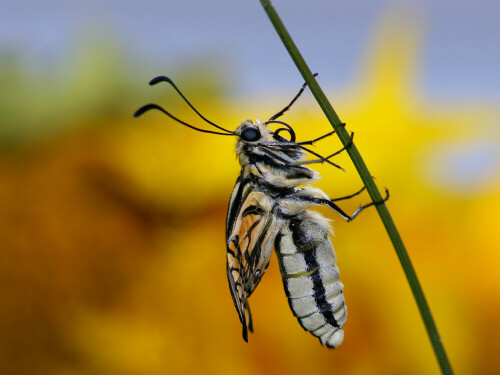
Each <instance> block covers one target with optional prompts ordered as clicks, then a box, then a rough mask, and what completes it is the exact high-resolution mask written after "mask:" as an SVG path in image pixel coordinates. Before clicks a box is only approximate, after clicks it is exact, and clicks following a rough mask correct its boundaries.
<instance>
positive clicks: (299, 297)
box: [275, 211, 347, 348]
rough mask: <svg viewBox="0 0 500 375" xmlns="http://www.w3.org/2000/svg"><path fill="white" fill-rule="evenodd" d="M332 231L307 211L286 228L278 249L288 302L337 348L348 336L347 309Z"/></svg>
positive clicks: (303, 322) (308, 328)
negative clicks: (343, 327) (330, 233)
mask: <svg viewBox="0 0 500 375" xmlns="http://www.w3.org/2000/svg"><path fill="white" fill-rule="evenodd" d="M329 231H330V226H329V224H328V223H327V222H326V220H325V219H324V218H323V217H322V216H321V215H319V214H317V213H315V212H312V211H304V212H303V213H301V214H298V215H296V217H294V218H293V219H291V220H289V221H288V222H287V223H286V225H284V226H283V227H282V229H281V231H280V233H279V234H278V236H277V237H276V240H275V249H276V253H277V254H278V258H279V263H280V270H281V274H282V276H283V284H284V287H285V292H286V295H287V297H288V302H289V304H290V308H291V309H292V311H293V313H294V315H295V316H296V317H297V319H298V320H299V323H300V325H301V326H302V327H303V328H304V329H305V330H306V331H309V332H311V333H312V334H313V335H314V336H317V337H318V338H319V339H320V341H321V343H322V344H324V345H327V346H328V347H332V348H336V347H337V346H339V345H340V344H341V343H342V339H343V337H344V331H343V329H342V326H343V325H344V323H345V321H346V318H347V310H346V307H345V303H344V295H343V285H342V283H341V282H340V281H339V270H338V268H337V265H336V264H335V263H336V260H337V259H336V257H335V253H334V251H333V246H332V243H331V241H330V238H329V236H328V232H329Z"/></svg>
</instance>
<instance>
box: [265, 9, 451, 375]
mask: <svg viewBox="0 0 500 375" xmlns="http://www.w3.org/2000/svg"><path fill="white" fill-rule="evenodd" d="M260 2H261V4H262V6H263V7H264V10H265V11H266V13H267V15H268V16H269V19H270V20H271V22H272V24H273V26H274V28H275V29H276V32H277V33H278V35H279V36H280V38H281V41H282V42H283V44H284V45H285V47H286V49H287V51H288V53H289V54H290V56H291V58H292V60H293V61H294V63H295V65H296V66H297V69H298V70H299V72H300V74H302V77H303V78H304V80H305V82H306V83H307V85H308V86H309V88H310V90H311V92H312V94H313V95H314V97H315V99H316V101H317V102H318V104H319V106H320V107H321V109H322V110H323V112H324V114H325V116H326V117H327V119H328V121H330V124H332V126H333V128H334V130H335V132H336V134H337V135H338V137H339V138H340V141H341V142H342V144H343V145H344V146H346V145H347V144H348V142H349V138H350V136H349V133H348V132H347V130H346V129H345V127H344V126H343V123H342V121H340V118H339V116H338V115H337V113H336V112H335V110H334V109H333V107H332V105H331V104H330V102H329V101H328V99H327V98H326V95H325V94H324V92H323V90H322V89H321V87H320V86H319V84H318V83H317V82H316V79H315V78H314V76H313V74H312V72H311V70H310V69H309V67H308V66H307V64H306V62H305V61H304V58H303V57H302V55H301V54H300V52H299V50H298V49H297V47H296V46H295V43H294V42H293V40H292V38H291V36H290V34H288V31H287V30H286V28H285V26H284V25H283V22H282V21H281V19H280V18H279V16H278V14H277V13H276V10H275V9H274V8H273V6H272V5H271V2H270V1H269V0H260ZM347 152H348V154H349V156H350V157H351V159H352V162H353V163H354V166H355V167H356V169H357V171H358V173H359V175H360V177H361V180H362V181H363V183H364V184H365V186H366V190H367V191H368V193H369V194H370V197H371V199H372V201H373V202H382V196H381V194H380V192H379V190H378V188H377V186H376V185H375V182H374V181H373V177H372V176H371V174H370V172H369V171H368V168H367V167H366V164H365V162H364V161H363V159H362V157H361V155H360V153H359V151H358V149H357V148H356V146H355V145H354V143H352V144H351V146H350V147H348V148H347ZM376 208H377V211H378V213H379V215H380V218H381V220H382V222H383V224H384V226H385V229H386V231H387V233H388V235H389V237H390V239H391V241H392V244H393V246H394V249H395V250H396V254H397V255H398V258H399V261H400V262H401V266H402V267H403V270H404V272H405V275H406V278H407V279H408V283H409V284H410V288H411V291H412V292H413V296H414V298H415V301H416V303H417V305H418V309H419V311H420V315H421V316H422V319H423V321H424V324H425V328H426V329H427V334H428V335H429V339H430V341H431V344H432V347H433V349H434V353H435V355H436V358H437V360H438V362H439V366H440V367H441V372H442V373H443V374H453V370H452V368H451V364H450V362H449V360H448V357H447V356H446V352H445V350H444V346H443V344H442V342H441V338H440V337H439V333H438V331H437V328H436V324H435V323H434V319H433V318H432V314H431V311H430V308H429V305H428V303H427V300H426V299H425V296H424V293H423V291H422V287H421V286H420V282H419V281H418V278H417V274H416V273H415V269H414V268H413V266H412V263H411V261H410V257H409V256H408V253H407V251H406V249H405V246H404V244H403V240H402V239H401V236H400V235H399V232H398V230H397V228H396V225H395V224H394V221H393V220H392V217H391V214H390V213H389V210H388V208H387V206H386V205H385V203H382V204H377V205H376Z"/></svg>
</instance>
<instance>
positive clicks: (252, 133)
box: [240, 126, 260, 142]
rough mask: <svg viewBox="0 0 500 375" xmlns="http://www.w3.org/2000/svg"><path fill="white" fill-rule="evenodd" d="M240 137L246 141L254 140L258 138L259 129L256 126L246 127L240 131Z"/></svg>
mask: <svg viewBox="0 0 500 375" xmlns="http://www.w3.org/2000/svg"><path fill="white" fill-rule="evenodd" d="M240 137H241V139H243V140H244V141H247V142H255V141H258V140H259V139H260V131H259V129H257V128H256V127H253V126H252V127H250V126H249V127H247V128H245V129H243V130H242V132H241V136H240Z"/></svg>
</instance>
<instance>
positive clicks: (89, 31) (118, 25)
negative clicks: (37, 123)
mask: <svg viewBox="0 0 500 375" xmlns="http://www.w3.org/2000/svg"><path fill="white" fill-rule="evenodd" d="M273 4H274V6H275V7H276V8H277V10H278V11H279V13H280V15H281V16H282V18H283V20H284V21H285V23H286V25H287V26H288V28H289V31H290V33H291V34H292V36H293V37H294V38H295V41H296V43H297V44H298V45H299V47H300V48H301V50H302V52H303V54H304V55H305V57H306V59H307V60H308V62H309V64H310V66H311V68H312V69H313V70H315V71H318V72H320V73H321V79H322V85H325V86H326V87H328V86H337V87H338V86H344V85H347V84H348V83H349V82H351V81H352V79H353V77H354V75H355V74H356V69H357V67H358V66H359V63H360V60H361V59H362V58H363V53H365V49H366V46H367V44H368V43H369V42H370V40H371V39H370V38H371V37H372V34H373V32H374V30H375V29H376V27H377V25H379V23H380V22H381V19H382V18H381V17H383V15H384V14H387V12H389V11H391V9H393V8H394V7H397V8H399V9H400V14H402V15H405V19H406V20H413V21H415V22H418V23H419V25H420V26H421V31H422V36H423V45H422V47H423V50H422V64H421V69H422V72H421V73H420V77H421V82H419V85H420V86H421V87H422V88H423V89H424V90H425V92H426V94H427V95H429V96H430V97H431V98H432V97H436V98H443V97H461V98H477V99H480V100H481V99H489V100H496V99H498V98H500V68H499V67H500V21H499V19H500V2H498V1H493V0H482V1H472V0H467V1H465V0H455V1H452V0H436V1H430V0H423V1H384V0H379V1H374V0H358V1H332V0H330V1H321V0H310V1H303V0H275V1H273ZM228 30H230V32H228ZM96 36H100V37H103V36H107V37H109V39H110V40H113V41H116V42H117V43H118V44H119V45H120V48H121V50H122V52H124V53H125V55H126V56H130V57H131V58H133V59H134V60H135V61H136V62H143V63H144V64H145V65H148V66H150V67H151V74H148V76H153V75H156V74H160V73H163V74H167V72H168V71H169V68H170V67H171V66H172V65H173V64H178V63H179V61H183V60H190V59H193V60H196V59H200V56H201V57H202V58H214V59H215V60H217V61H226V62H227V66H228V67H230V70H229V72H228V74H230V75H231V81H236V82H235V86H236V87H235V89H236V93H237V94H238V93H239V94H243V93H247V94H259V93H262V92H265V91H267V90H270V89H273V88H279V91H286V90H293V91H294V90H296V87H297V84H298V82H300V81H301V79H300V77H299V76H298V73H297V71H296V69H295V68H294V67H293V65H292V63H291V61H290V60H289V58H288V55H287V53H286V51H285V49H284V48H283V46H282V45H281V44H280V42H279V41H278V37H277V36H276V34H275V33H274V31H273V30H272V27H271V25H270V23H269V21H268V19H267V17H266V15H265V13H264V11H263V10H262V8H261V5H260V3H259V2H258V1H257V0H253V1H242V0H238V1H230V0H212V1H206V0H187V1H173V0H164V1H160V0H145V1H131V0H122V1H113V0H87V1H64V0H44V1H35V0H22V1H16V0H7V1H6V2H5V1H4V2H3V3H2V6H1V11H0V51H2V50H3V51H15V52H18V53H20V54H21V55H22V56H23V61H24V62H25V63H26V64H27V65H29V66H31V67H34V68H36V67H37V66H47V65H49V66H50V65H53V66H58V65H59V66H61V67H63V66H64V64H65V61H68V59H70V58H71V56H73V55H74V54H75V53H76V51H77V50H78V49H79V48H80V43H81V41H82V40H85V39H87V38H93V37H96ZM141 79H142V77H141Z"/></svg>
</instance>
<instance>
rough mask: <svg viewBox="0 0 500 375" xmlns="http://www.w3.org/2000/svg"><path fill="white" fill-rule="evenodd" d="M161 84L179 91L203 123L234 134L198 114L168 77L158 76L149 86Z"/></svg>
mask: <svg viewBox="0 0 500 375" xmlns="http://www.w3.org/2000/svg"><path fill="white" fill-rule="evenodd" d="M160 82H167V83H169V84H170V85H171V86H172V87H173V88H174V89H175V91H177V93H178V94H179V95H180V96H181V98H182V99H184V101H185V102H186V103H187V105H189V106H190V107H191V109H192V110H193V111H194V112H195V113H196V114H197V115H198V116H200V118H202V119H203V121H205V122H206V123H208V124H210V125H212V126H215V127H216V128H217V129H220V130H223V131H225V132H228V133H230V134H233V132H231V131H229V130H227V129H224V128H223V127H221V126H219V125H217V124H215V123H213V122H212V121H210V120H209V119H207V118H206V117H205V116H203V115H202V114H201V113H200V112H198V110H197V109H196V108H195V107H194V106H193V105H192V104H191V103H190V102H189V100H187V98H186V97H185V96H184V94H183V93H182V92H181V90H179V88H178V87H177V86H176V84H175V83H174V81H172V80H171V79H170V78H168V77H167V76H158V77H155V78H153V79H152V80H151V81H149V84H150V85H151V86H153V85H156V84H157V83H160ZM169 116H170V115H169ZM170 117H172V116H170Z"/></svg>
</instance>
